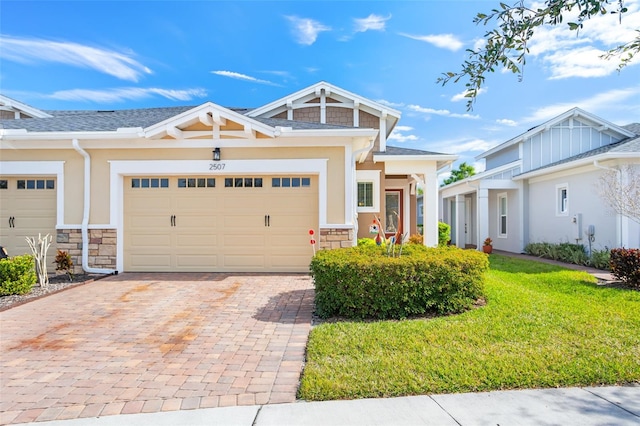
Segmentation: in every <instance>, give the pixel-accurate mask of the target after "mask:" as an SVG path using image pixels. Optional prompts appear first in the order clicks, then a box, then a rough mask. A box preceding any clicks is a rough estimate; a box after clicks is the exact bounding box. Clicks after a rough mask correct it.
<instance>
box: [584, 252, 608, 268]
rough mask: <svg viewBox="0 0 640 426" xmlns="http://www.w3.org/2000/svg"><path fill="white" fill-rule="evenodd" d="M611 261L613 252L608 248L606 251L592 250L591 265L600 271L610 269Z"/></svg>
mask: <svg viewBox="0 0 640 426" xmlns="http://www.w3.org/2000/svg"><path fill="white" fill-rule="evenodd" d="M610 260H611V251H610V250H609V249H607V248H605V249H604V250H592V251H591V259H589V264H590V265H591V266H593V267H594V268H598V269H606V270H608V269H609V263H610Z"/></svg>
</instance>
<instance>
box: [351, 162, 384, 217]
mask: <svg viewBox="0 0 640 426" xmlns="http://www.w3.org/2000/svg"><path fill="white" fill-rule="evenodd" d="M381 173H382V171H381V170H356V194H355V202H354V201H353V199H352V200H351V202H352V203H354V204H355V205H356V210H357V212H358V213H380V174H381ZM360 182H362V183H366V182H371V183H372V184H373V206H371V207H360V206H358V183H360Z"/></svg>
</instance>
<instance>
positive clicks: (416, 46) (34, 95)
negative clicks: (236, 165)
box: [0, 0, 640, 169]
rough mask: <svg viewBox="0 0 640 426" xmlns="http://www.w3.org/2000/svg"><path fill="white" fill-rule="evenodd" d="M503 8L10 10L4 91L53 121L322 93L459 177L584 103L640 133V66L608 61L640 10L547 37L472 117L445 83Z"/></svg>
mask: <svg viewBox="0 0 640 426" xmlns="http://www.w3.org/2000/svg"><path fill="white" fill-rule="evenodd" d="M508 3H510V2H508ZM498 4H499V1H498V0H495V1H494V0H483V1H465V0H457V1H456V0H448V1H428V0H427V1H322V2H315V1H275V2H272V1H229V2H226V1H195V2H191V1H160V2H153V1H139V2H128V1H111V2H97V1H66V2H65V1H61V2H58V1H43V2H36V1H28V0H27V1H25V0H21V1H10V0H3V1H2V4H1V5H0V9H1V14H0V93H2V94H4V95H6V96H9V97H12V98H14V99H17V100H20V101H22V102H24V103H27V104H29V105H31V106H34V107H36V108H40V109H126V108H139V107H151V106H172V105H198V104H201V103H204V102H206V101H211V102H214V103H216V104H219V105H222V106H227V107H258V106H261V105H264V104H266V103H268V102H271V101H273V100H276V99H278V98H280V97H283V96H285V95H287V94H289V93H292V92H295V91H297V90H300V89H302V88H304V87H306V86H309V85H311V84H314V83H317V82H318V81H321V80H324V81H327V82H329V83H332V84H334V85H337V86H339V87H342V88H344V89H346V90H348V91H351V92H354V93H357V94H359V95H361V96H364V97H366V98H369V99H372V100H375V101H378V102H381V103H385V104H388V105H389V106H391V107H393V108H395V109H398V110H400V111H401V112H402V118H401V120H400V123H399V126H398V127H397V128H396V131H395V132H394V134H393V135H392V137H391V140H390V141H389V144H390V145H395V146H401V147H407V148H415V149H423V150H429V151H436V152H443V153H449V154H458V155H460V160H459V161H458V162H457V163H456V164H458V163H459V162H461V161H467V162H468V163H471V164H473V163H474V162H475V160H474V157H475V156H476V155H478V154H480V153H481V152H483V151H485V150H487V149H490V148H492V147H493V146H496V145H497V144H499V143H501V142H504V141H506V140H508V139H510V138H512V137H514V136H517V135H518V134H520V133H522V132H524V131H526V130H527V129H529V128H530V127H533V126H535V125H538V124H541V123H542V122H544V121H546V120H547V119H549V118H552V117H554V116H556V115H558V114H560V113H562V112H565V111H567V110H568V109H570V108H573V107H575V106H578V107H581V108H583V109H585V110H587V111H589V112H592V113H594V114H597V115H599V116H601V117H603V118H605V119H607V120H609V121H611V122H613V123H615V124H628V123H631V122H640V66H639V65H640V58H638V59H637V60H636V61H635V62H634V63H633V65H631V66H629V67H627V68H626V69H624V70H623V71H622V72H621V73H618V72H617V71H616V64H617V63H616V62H615V61H608V62H607V61H602V60H600V59H598V54H601V53H602V52H603V51H604V50H606V49H609V48H611V47H613V46H616V45H618V44H621V43H623V42H624V41H628V40H630V39H631V38H632V37H633V34H634V30H636V29H638V28H640V0H625V5H626V7H628V9H629V12H628V13H627V14H625V15H624V18H623V19H622V23H619V22H618V21H617V19H616V18H615V17H614V16H608V17H606V18H598V19H597V20H592V21H591V22H587V23H586V24H585V28H584V30H583V31H582V32H581V33H580V34H579V35H576V33H575V32H569V31H568V30H567V29H566V27H565V26H561V27H558V28H545V29H543V30H541V31H540V32H539V34H538V35H537V36H536V38H535V39H534V40H533V41H532V43H531V44H530V47H531V55H530V57H529V59H528V61H527V65H526V67H525V70H524V79H523V81H522V82H518V79H517V76H516V75H514V74H511V73H505V72H502V71H501V70H496V72H495V73H493V74H490V75H488V76H487V79H486V86H485V89H484V90H483V92H482V93H481V94H480V96H479V97H478V100H477V103H476V105H475V106H474V109H473V111H470V112H469V111H467V110H466V101H465V100H464V99H463V98H462V96H461V95H462V94H463V92H464V84H462V83H459V84H448V85H447V86H445V87H442V86H441V85H439V84H437V83H436V79H437V78H438V77H439V76H440V75H441V74H442V73H443V72H446V71H458V70H459V69H460V64H461V63H462V62H463V61H464V59H465V57H466V53H465V49H470V48H474V46H477V43H479V42H480V40H481V39H482V35H483V34H484V33H485V32H486V31H487V29H488V28H485V27H483V26H480V27H479V26H476V25H475V24H474V23H473V18H474V16H475V15H476V13H478V12H489V11H490V10H491V9H493V8H494V7H497V6H498ZM565 22H568V20H567V21H565ZM482 167H483V165H482V164H477V168H478V169H482Z"/></svg>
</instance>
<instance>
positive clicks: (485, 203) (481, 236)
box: [476, 188, 489, 250]
mask: <svg viewBox="0 0 640 426" xmlns="http://www.w3.org/2000/svg"><path fill="white" fill-rule="evenodd" d="M477 197H478V213H477V217H478V234H477V236H476V246H477V248H478V249H480V250H481V249H482V242H483V241H484V240H485V238H487V237H488V236H489V190H488V189H486V188H479V189H478V193H477Z"/></svg>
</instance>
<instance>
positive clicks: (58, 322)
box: [0, 273, 313, 424]
mask: <svg viewBox="0 0 640 426" xmlns="http://www.w3.org/2000/svg"><path fill="white" fill-rule="evenodd" d="M312 311H313V284H312V281H311V278H310V277H309V276H308V275H304V274H291V275H252V274H214V273H191V274H156V273H154V274H139V273H125V274H121V275H117V276H111V277H108V278H105V279H102V280H99V281H96V282H93V283H90V284H87V285H83V286H79V287H75V288H71V289H69V290H67V291H63V292H60V293H56V294H52V295H50V296H48V297H45V298H42V299H39V300H35V301H33V302H30V303H27V304H24V305H21V306H17V307H14V308H12V309H9V310H7V311H4V312H0V367H1V368H0V396H1V398H0V423H1V424H9V423H23V422H34V421H35V422H37V421H48V420H62V419H73V418H81V417H96V416H108V415H115V414H129V413H150V412H160V411H172V410H188V409H196V408H211V407H222V406H234V405H254V404H271V403H284V402H293V401H294V400H295V397H296V390H297V387H298V382H299V379H300V373H301V371H302V366H303V362H304V355H305V346H306V343H307V338H308V335H309V330H310V328H311V317H312Z"/></svg>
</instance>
